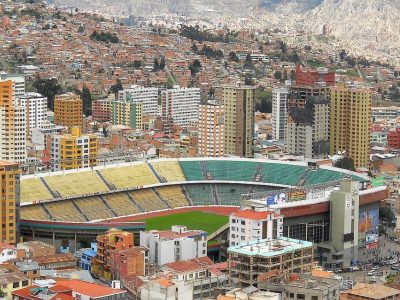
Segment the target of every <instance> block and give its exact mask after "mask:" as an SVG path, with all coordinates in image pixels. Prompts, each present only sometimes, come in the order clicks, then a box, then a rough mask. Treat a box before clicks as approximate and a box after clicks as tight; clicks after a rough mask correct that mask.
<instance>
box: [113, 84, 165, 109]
mask: <svg viewBox="0 0 400 300" xmlns="http://www.w3.org/2000/svg"><path fill="white" fill-rule="evenodd" d="M118 101H120V102H129V103H132V104H137V103H142V110H143V115H157V113H158V88H155V87H143V86H137V85H132V86H131V87H130V88H128V89H124V90H122V91H119V93H118Z"/></svg>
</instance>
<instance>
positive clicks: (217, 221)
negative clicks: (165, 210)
mask: <svg viewBox="0 0 400 300" xmlns="http://www.w3.org/2000/svg"><path fill="white" fill-rule="evenodd" d="M141 221H145V222H146V230H169V229H171V226H172V225H184V226H187V228H188V229H198V230H204V231H206V232H207V233H208V234H211V233H213V232H215V231H217V230H218V229H219V228H220V227H222V226H223V225H225V224H226V223H228V222H229V217H227V216H222V215H217V214H212V213H205V212H201V211H193V212H185V213H180V214H173V215H167V216H160V217H154V218H149V219H143V220H141Z"/></svg>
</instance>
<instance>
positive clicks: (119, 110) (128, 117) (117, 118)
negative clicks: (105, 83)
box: [111, 100, 143, 130]
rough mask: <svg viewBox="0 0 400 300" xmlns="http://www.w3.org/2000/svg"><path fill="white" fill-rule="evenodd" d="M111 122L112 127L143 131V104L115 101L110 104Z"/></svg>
mask: <svg viewBox="0 0 400 300" xmlns="http://www.w3.org/2000/svg"><path fill="white" fill-rule="evenodd" d="M111 120H112V123H113V124H114V125H125V126H128V127H131V128H135V129H140V130H142V129H143V103H141V102H137V103H131V102H124V101H119V100H115V101H112V102H111Z"/></svg>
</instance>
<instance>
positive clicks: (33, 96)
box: [17, 93, 47, 135]
mask: <svg viewBox="0 0 400 300" xmlns="http://www.w3.org/2000/svg"><path fill="white" fill-rule="evenodd" d="M17 102H18V103H19V104H20V105H21V106H22V107H24V108H25V110H26V128H27V132H28V135H30V134H31V131H32V129H34V128H41V127H42V125H43V124H44V123H45V122H46V118H47V113H46V111H47V98H46V97H44V96H43V95H41V94H38V93H26V94H25V95H23V96H22V97H20V98H19V99H18V100H17Z"/></svg>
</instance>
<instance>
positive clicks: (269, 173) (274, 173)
mask: <svg viewBox="0 0 400 300" xmlns="http://www.w3.org/2000/svg"><path fill="white" fill-rule="evenodd" d="M305 170H306V167H304V166H298V165H291V164H286V163H285V164H279V163H276V164H274V163H263V165H262V169H261V172H260V174H261V181H262V182H265V183H275V184H284V185H293V186H296V185H297V183H298V182H299V180H300V178H301V176H302V175H303V174H304V172H305Z"/></svg>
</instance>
